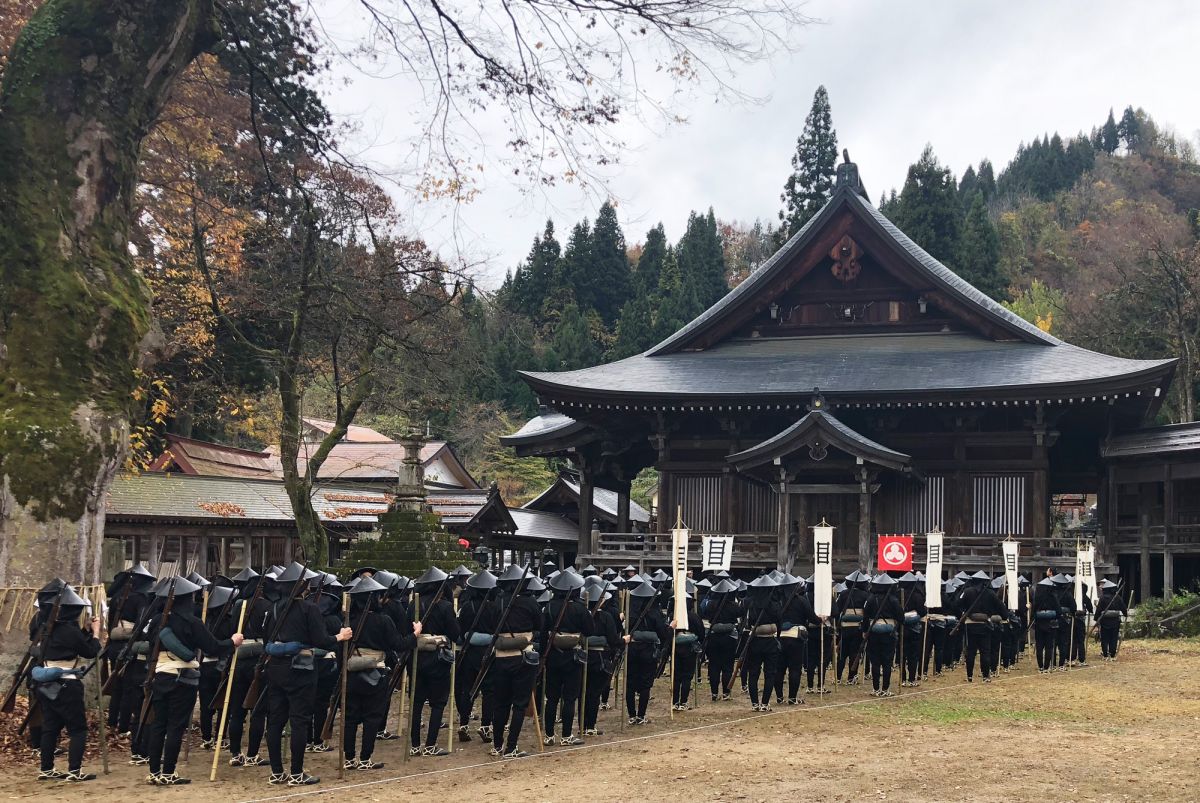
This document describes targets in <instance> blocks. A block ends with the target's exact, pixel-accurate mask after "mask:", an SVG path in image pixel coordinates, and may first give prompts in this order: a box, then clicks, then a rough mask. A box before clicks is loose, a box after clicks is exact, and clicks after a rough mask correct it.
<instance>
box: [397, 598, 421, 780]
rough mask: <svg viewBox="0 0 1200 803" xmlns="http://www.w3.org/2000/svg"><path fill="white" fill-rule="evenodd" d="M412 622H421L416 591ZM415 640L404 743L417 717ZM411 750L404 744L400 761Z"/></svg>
mask: <svg viewBox="0 0 1200 803" xmlns="http://www.w3.org/2000/svg"><path fill="white" fill-rule="evenodd" d="M413 621H414V622H419V621H421V595H420V594H418V593H417V592H416V591H414V592H413ZM416 638H417V643H415V644H413V654H412V669H411V670H409V673H408V722H407V727H406V728H405V733H404V734H402V736H401V738H403V739H404V740H405V741H406V742H411V740H412V736H411V735H410V734H412V726H413V720H414V719H416V716H417V711H416V704H417V656H418V655H420V652H421V651H420V650H419V649H418V648H419V647H420V640H421V637H420V636H417V637H416ZM417 746H418V747H420V746H421V734H420V733H418V734H417ZM411 749H412V745H411V744H405V746H404V753H403V756H402V759H401V760H402V761H405V762H407V761H408V754H409V752H411Z"/></svg>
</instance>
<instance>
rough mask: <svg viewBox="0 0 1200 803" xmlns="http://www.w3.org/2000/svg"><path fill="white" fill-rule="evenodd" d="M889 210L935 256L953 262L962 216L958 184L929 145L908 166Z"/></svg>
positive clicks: (956, 253)
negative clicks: (898, 193)
mask: <svg viewBox="0 0 1200 803" xmlns="http://www.w3.org/2000/svg"><path fill="white" fill-rule="evenodd" d="M891 214H892V215H893V221H894V222H895V224H896V225H897V226H899V227H900V230H901V231H903V232H904V233H905V234H907V235H908V236H909V237H911V238H912V239H913V241H914V242H916V243H917V244H918V245H920V246H921V247H922V248H924V249H925V250H926V251H928V252H929V253H930V254H931V255H933V257H934V258H935V259H938V260H941V261H942V262H946V263H953V262H954V260H955V259H956V258H957V257H958V253H959V251H958V241H959V228H960V220H961V219H962V213H961V211H960V208H959V205H958V184H957V182H955V180H954V175H953V174H952V173H951V172H950V170H949V168H946V167H942V165H941V163H939V162H938V160H937V157H936V156H934V154H933V147H932V146H930V145H926V146H925V150H924V151H922V153H921V158H920V159H918V160H917V162H916V164H913V165H911V166H910V167H909V168H908V176H907V178H905V180H904V188H903V189H902V190H901V191H900V197H899V200H898V201H897V202H896V205H895V211H894V212H892V213H891Z"/></svg>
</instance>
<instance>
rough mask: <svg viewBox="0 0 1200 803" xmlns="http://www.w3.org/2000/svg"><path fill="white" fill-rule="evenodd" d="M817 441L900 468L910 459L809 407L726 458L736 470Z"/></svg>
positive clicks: (783, 455) (850, 453)
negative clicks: (796, 418)
mask: <svg viewBox="0 0 1200 803" xmlns="http://www.w3.org/2000/svg"><path fill="white" fill-rule="evenodd" d="M822 442H823V443H822ZM816 443H822V445H825V446H834V447H836V448H838V449H841V450H842V451H843V452H845V453H846V454H848V455H851V456H853V457H859V458H862V459H863V460H864V461H866V462H868V463H874V464H875V465H878V466H884V467H885V468H892V469H897V470H900V469H903V468H904V467H905V466H907V465H908V464H909V463H911V462H912V458H911V457H909V456H908V455H906V454H904V453H902V452H897V451H896V450H894V449H889V448H888V447H886V446H884V445H883V444H881V443H877V442H875V441H873V440H871V439H870V438H868V437H865V436H863V435H860V434H859V433H857V432H855V431H854V430H852V429H851V428H850V427H848V426H846V425H845V424H843V423H842V422H841V421H839V420H837V419H836V418H834V417H833V416H832V415H830V414H829V413H827V412H825V411H824V410H810V411H809V412H808V413H807V414H805V415H804V417H803V418H801V419H800V420H799V421H797V422H796V423H795V424H792V425H791V426H790V427H788V428H787V429H785V430H783V431H782V432H780V433H779V434H778V435H774V436H772V437H770V438H768V439H767V440H765V441H763V442H762V443H759V444H758V445H756V446H751V447H750V448H749V449H746V450H744V451H741V452H738V453H737V454H731V455H729V457H727V458H725V459H726V460H727V461H728V462H729V463H732V464H733V465H735V466H737V467H738V469H739V470H740V469H747V468H753V467H755V466H761V465H762V464H763V463H768V462H770V461H772V460H774V459H775V458H777V457H785V456H787V455H789V454H791V453H793V452H795V451H796V449H797V448H799V447H800V446H805V445H812V444H816Z"/></svg>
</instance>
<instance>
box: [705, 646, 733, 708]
mask: <svg viewBox="0 0 1200 803" xmlns="http://www.w3.org/2000/svg"><path fill="white" fill-rule="evenodd" d="M737 645H738V640H737V639H736V638H734V637H733V635H732V634H726V635H720V636H714V635H711V634H710V635H709V637H708V644H706V645H704V651H705V653H707V655H708V688H709V691H710V692H712V693H713V694H714V695H715V694H729V691H730V689H732V688H733V664H734V662H735V661H736V660H737Z"/></svg>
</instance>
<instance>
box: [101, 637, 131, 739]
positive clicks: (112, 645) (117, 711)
mask: <svg viewBox="0 0 1200 803" xmlns="http://www.w3.org/2000/svg"><path fill="white" fill-rule="evenodd" d="M108 645H109V649H110V650H111V652H109V653H108V655H110V656H111V657H110V658H106V659H105V662H106V663H107V664H108V671H109V672H110V673H111V672H112V671H113V670H115V669H116V668H117V665H116V662H115V660H114V659H115V658H116V656H117V654H118V653H120V652H121V649H122V648H124V646H125V642H123V641H110V642H109V643H108ZM124 692H125V675H124V674H122V675H121V676H120V677H118V678H117V679H116V680H114V681H113V684H112V689H111V691H110V692H109V698H108V729H109V730H110V731H113V732H115V733H124V732H125V731H126V730H128V729H127V728H121V729H118V728H117V725H118V724H119V723H120V721H121V697H122V695H123V694H124Z"/></svg>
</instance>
